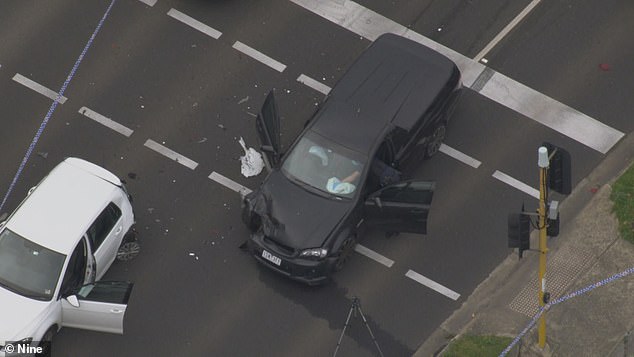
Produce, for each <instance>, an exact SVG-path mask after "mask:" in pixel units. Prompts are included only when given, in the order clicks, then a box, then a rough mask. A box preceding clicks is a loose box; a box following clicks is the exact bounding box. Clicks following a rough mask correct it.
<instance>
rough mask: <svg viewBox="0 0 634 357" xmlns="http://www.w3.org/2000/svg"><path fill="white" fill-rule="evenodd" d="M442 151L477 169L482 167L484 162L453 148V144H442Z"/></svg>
mask: <svg viewBox="0 0 634 357" xmlns="http://www.w3.org/2000/svg"><path fill="white" fill-rule="evenodd" d="M439 150H440V152H442V153H443V154H445V155H448V156H450V157H453V158H454V159H456V160H458V161H460V162H462V163H464V164H467V165H469V166H471V167H473V168H474V169H477V168H478V167H480V165H482V163H481V162H480V161H478V160H476V159H474V158H472V157H471V156H469V155H467V154H465V153H462V152H460V151H458V150H456V149H454V148H452V147H451V146H448V145H445V144H440V149H439Z"/></svg>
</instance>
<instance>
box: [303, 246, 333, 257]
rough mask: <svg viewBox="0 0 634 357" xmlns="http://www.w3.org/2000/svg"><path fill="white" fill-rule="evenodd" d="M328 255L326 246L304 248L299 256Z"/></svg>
mask: <svg viewBox="0 0 634 357" xmlns="http://www.w3.org/2000/svg"><path fill="white" fill-rule="evenodd" d="M326 255H328V250H326V249H324V248H311V249H304V250H302V252H301V253H299V256H300V257H302V258H312V259H323V258H325V257H326Z"/></svg>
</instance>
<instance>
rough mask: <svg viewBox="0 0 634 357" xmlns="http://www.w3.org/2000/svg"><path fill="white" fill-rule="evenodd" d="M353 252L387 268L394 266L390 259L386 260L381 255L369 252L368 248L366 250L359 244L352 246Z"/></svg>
mask: <svg viewBox="0 0 634 357" xmlns="http://www.w3.org/2000/svg"><path fill="white" fill-rule="evenodd" d="M354 251H355V252H357V253H359V254H361V255H365V256H366V257H368V258H370V259H372V260H374V261H375V262H378V263H380V264H383V265H385V266H386V267H388V268H391V267H392V265H394V261H393V260H392V259H389V258H386V257H384V256H382V255H381V254H379V253H377V252H375V251H373V250H371V249H370V248H367V247H365V246H363V245H361V244H357V245H355V246H354Z"/></svg>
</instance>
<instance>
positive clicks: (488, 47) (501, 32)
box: [473, 0, 541, 61]
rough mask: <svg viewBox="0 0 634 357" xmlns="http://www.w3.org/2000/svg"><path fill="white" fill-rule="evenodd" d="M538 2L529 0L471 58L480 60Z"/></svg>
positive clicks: (537, 0) (538, 0)
mask: <svg viewBox="0 0 634 357" xmlns="http://www.w3.org/2000/svg"><path fill="white" fill-rule="evenodd" d="M540 2H541V0H533V1H531V3H530V4H528V6H526V7H525V8H524V10H522V11H521V12H520V13H519V14H518V15H517V16H515V18H514V19H513V20H511V22H509V23H508V25H506V26H505V27H504V28H503V29H502V31H500V33H498V34H497V35H496V36H495V37H494V38H493V40H491V42H489V43H488V44H487V45H486V46H484V48H483V49H482V51H480V53H478V54H477V55H476V56H475V57H474V58H473V60H474V61H480V60H481V59H482V58H484V56H486V55H487V53H489V51H491V49H493V47H495V45H497V44H498V43H499V42H500V41H501V40H502V39H503V38H504V37H505V36H506V35H508V33H509V32H511V30H513V28H515V26H517V24H519V23H520V22H521V21H522V20H523V19H524V17H526V15H528V14H529V13H530V12H531V11H532V10H533V9H534V8H535V6H537V4H539V3H540Z"/></svg>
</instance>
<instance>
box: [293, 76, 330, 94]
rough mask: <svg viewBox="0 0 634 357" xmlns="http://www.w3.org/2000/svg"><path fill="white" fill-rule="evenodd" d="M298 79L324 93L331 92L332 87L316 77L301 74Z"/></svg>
mask: <svg viewBox="0 0 634 357" xmlns="http://www.w3.org/2000/svg"><path fill="white" fill-rule="evenodd" d="M297 81H298V82H299V83H302V84H304V85H306V86H308V87H310V88H312V89H314V90H316V91H318V92H320V93H322V94H324V95H327V94H328V93H330V89H331V88H330V87H328V86H327V85H325V84H323V83H321V82H319V81H317V80H316V79H312V78H310V77H308V76H307V75H305V74H302V75H300V76H299V77H297Z"/></svg>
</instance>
